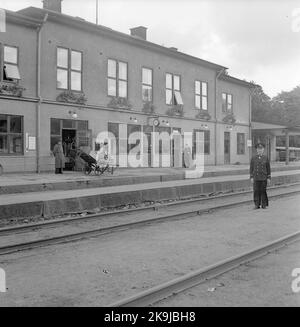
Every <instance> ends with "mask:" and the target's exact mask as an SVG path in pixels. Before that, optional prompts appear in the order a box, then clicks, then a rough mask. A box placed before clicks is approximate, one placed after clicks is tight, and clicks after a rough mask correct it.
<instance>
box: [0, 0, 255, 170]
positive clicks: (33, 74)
mask: <svg viewBox="0 0 300 327" xmlns="http://www.w3.org/2000/svg"><path fill="white" fill-rule="evenodd" d="M252 86H253V84H250V83H248V82H246V81H243V80H240V79H237V78H234V77H232V76H230V75H229V74H228V73H227V68H226V67H224V66H222V65H218V64H215V63H212V62H209V61H206V60H202V59H199V58H196V57H193V56H191V55H188V54H185V53H182V52H180V51H178V49H176V48H167V47H164V46H160V45H157V44H154V43H152V42H149V41H148V40H147V28H145V27H143V26H138V27H134V28H132V29H131V30H130V34H125V33H120V32H117V31H114V30H112V29H110V28H107V27H104V26H100V25H96V24H93V23H90V22H88V21H85V20H84V19H82V18H78V17H72V16H69V15H65V14H63V13H62V12H61V0H45V1H43V9H41V8H35V7H29V8H25V9H23V10H20V11H18V12H11V11H6V30H5V32H2V33H0V163H1V165H2V166H3V169H4V171H5V172H23V171H24V172H25V171H28V172H29V171H37V172H40V171H50V170H53V169H54V158H53V156H52V154H51V150H52V149H53V146H54V144H55V143H56V141H57V139H59V138H61V139H62V142H63V146H64V150H65V153H66V155H67V156H68V149H69V148H70V147H79V148H82V149H83V150H84V151H86V152H88V151H90V150H95V148H96V147H97V143H99V139H98V135H99V133H101V132H103V131H109V132H111V133H113V134H114V136H115V138H116V143H117V150H116V151H118V149H119V148H120V146H119V145H120V144H122V146H123V148H125V151H129V150H130V149H131V148H132V144H128V140H127V137H126V136H128V135H130V134H131V133H132V132H134V131H138V132H143V133H144V134H145V135H146V136H147V138H148V150H149V165H150V166H151V137H150V134H151V132H153V131H157V132H167V133H168V134H170V135H174V133H178V134H180V135H181V134H183V132H191V133H193V138H192V144H189V145H191V148H193V149H195V137H194V135H195V133H196V131H202V132H204V141H205V144H204V150H205V164H207V165H224V164H234V163H248V162H249V156H250V155H251V153H252V152H251V151H252V150H251V147H250V143H249V142H248V140H251V87H252ZM120 125H122V126H123V127H124V126H125V135H124V130H123V133H122V135H120V129H119V126H120ZM126 133H127V135H126ZM148 136H149V137H148ZM171 142H172V141H171ZM172 151H174V146H173V147H172V145H171V153H170V155H171V160H170V162H171V166H172V165H173V166H176V164H175V162H177V161H176V160H174V153H173V152H172Z"/></svg>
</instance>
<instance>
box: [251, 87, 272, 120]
mask: <svg viewBox="0 0 300 327" xmlns="http://www.w3.org/2000/svg"><path fill="white" fill-rule="evenodd" d="M252 83H253V82H252ZM253 84H254V83H253ZM251 98H252V121H262V122H267V121H268V112H269V111H270V110H271V98H270V97H269V96H268V95H267V94H266V93H265V92H264V91H263V88H262V87H261V86H260V85H257V84H256V86H255V87H254V88H253V89H252V97H251Z"/></svg>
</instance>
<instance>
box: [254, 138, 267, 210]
mask: <svg viewBox="0 0 300 327" xmlns="http://www.w3.org/2000/svg"><path fill="white" fill-rule="evenodd" d="M264 149H265V148H264V145H263V144H262V143H258V144H257V145H256V151H257V155H255V156H254V157H253V158H252V159H251V163H250V179H251V183H252V184H253V193H254V204H255V209H259V208H260V206H261V207H262V209H266V207H267V206H268V204H269V202H268V196H267V191H266V189H267V184H270V183H271V168H270V162H269V159H268V158H267V156H265V155H264V154H263V153H264Z"/></svg>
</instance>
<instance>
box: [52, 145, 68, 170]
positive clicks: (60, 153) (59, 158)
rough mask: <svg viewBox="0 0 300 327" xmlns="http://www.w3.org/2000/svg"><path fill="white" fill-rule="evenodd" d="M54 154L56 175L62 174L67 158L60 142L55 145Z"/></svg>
mask: <svg viewBox="0 0 300 327" xmlns="http://www.w3.org/2000/svg"><path fill="white" fill-rule="evenodd" d="M53 154H54V157H55V174H62V173H63V171H62V170H63V168H64V167H65V161H66V158H65V155H64V150H63V147H62V145H61V141H60V140H59V141H58V142H57V143H56V144H55V145H54V148H53Z"/></svg>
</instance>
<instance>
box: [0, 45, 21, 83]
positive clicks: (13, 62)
mask: <svg viewBox="0 0 300 327" xmlns="http://www.w3.org/2000/svg"><path fill="white" fill-rule="evenodd" d="M18 50H19V49H18V48H17V47H12V46H8V45H4V46H3V55H2V56H1V57H3V70H2V80H3V81H17V80H19V79H21V77H20V72H19V51H18ZM1 52H2V51H1Z"/></svg>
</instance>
